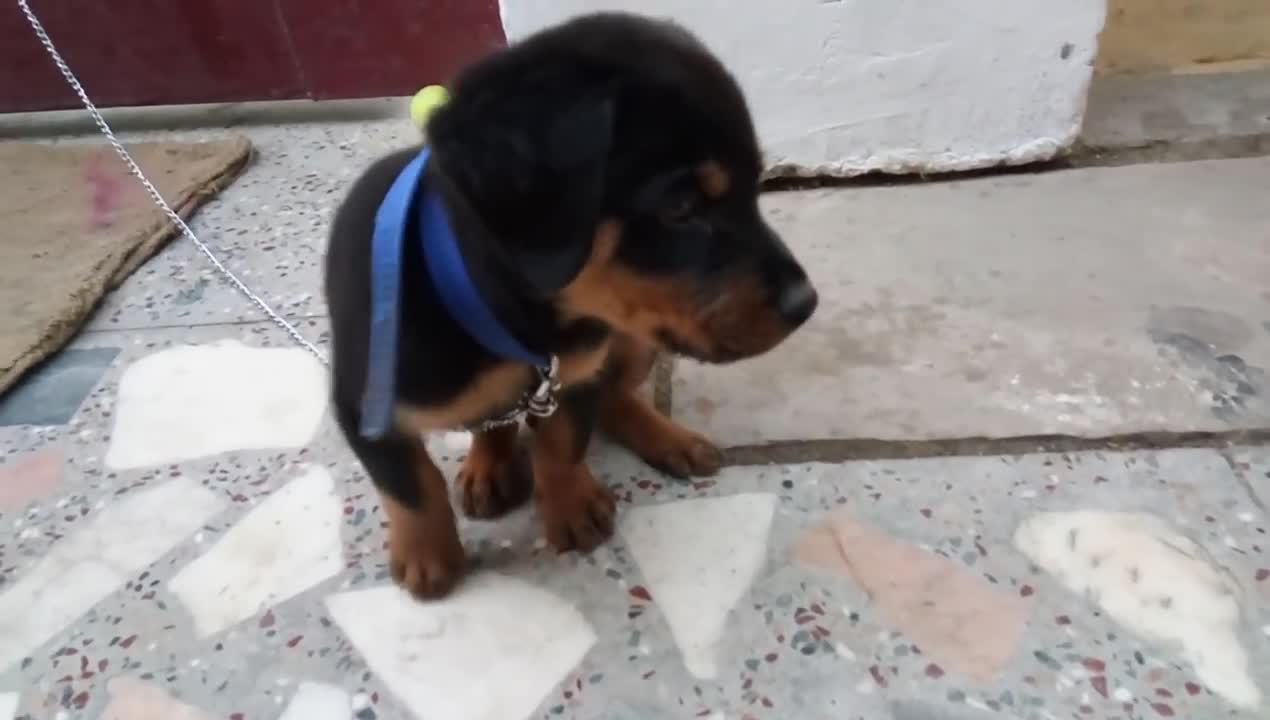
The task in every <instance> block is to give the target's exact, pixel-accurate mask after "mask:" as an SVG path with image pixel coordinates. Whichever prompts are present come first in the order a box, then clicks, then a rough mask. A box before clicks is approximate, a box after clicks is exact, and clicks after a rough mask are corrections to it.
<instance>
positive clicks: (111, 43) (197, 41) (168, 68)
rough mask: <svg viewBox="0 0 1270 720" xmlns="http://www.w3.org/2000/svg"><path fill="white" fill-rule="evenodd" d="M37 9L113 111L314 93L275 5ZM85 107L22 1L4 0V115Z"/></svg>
mask: <svg viewBox="0 0 1270 720" xmlns="http://www.w3.org/2000/svg"><path fill="white" fill-rule="evenodd" d="M315 4H318V3H317V2H316V1H315ZM31 6H32V8H33V9H34V10H35V12H36V13H37V14H38V15H39V17H40V20H41V21H43V23H44V26H45V28H46V29H47V30H48V32H49V35H50V36H52V38H53V42H54V43H56V44H57V46H58V49H59V50H60V51H61V52H62V54H63V55H64V56H65V57H66V61H67V63H68V64H69V65H70V66H71V69H72V70H74V71H75V73H76V74H77V75H79V78H80V80H81V81H82V82H83V83H84V87H85V88H86V89H87V90H88V93H89V94H90V95H91V96H92V97H93V99H94V100H95V101H96V102H98V104H101V105H104V106H114V105H148V104H177V103H194V102H218V101H234V100H261V99H279V98H293V97H301V96H303V95H304V94H305V88H304V86H303V85H302V84H301V82H300V75H299V72H298V70H297V66H296V61H295V56H294V54H293V53H292V52H291V49H290V47H289V46H288V43H287V35H286V32H285V31H284V28H283V25H282V20H281V16H280V15H279V13H278V9H277V6H276V5H275V4H274V3H273V2H272V1H271V0H32V1H31ZM78 105H79V103H78V101H77V100H76V99H75V97H74V95H73V94H72V93H71V91H70V89H69V88H67V86H66V84H65V81H64V80H62V78H61V76H60V75H59V74H58V73H57V71H56V69H55V68H54V66H53V64H52V61H51V60H50V59H49V58H48V56H47V54H46V53H45V51H44V48H43V47H42V46H41V45H40V44H39V42H38V41H37V40H36V39H35V36H34V34H33V33H32V32H31V30H30V27H29V26H28V25H27V23H26V19H25V17H23V15H22V13H21V11H19V10H18V8H17V5H16V3H14V2H12V1H11V0H10V1H9V2H4V3H3V5H0V111H8V112H11V111H19V110H51V109H58V108H68V107H78Z"/></svg>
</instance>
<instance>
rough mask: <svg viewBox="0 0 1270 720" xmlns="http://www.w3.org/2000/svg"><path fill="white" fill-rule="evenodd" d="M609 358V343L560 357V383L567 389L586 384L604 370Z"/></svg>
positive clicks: (605, 342)
mask: <svg viewBox="0 0 1270 720" xmlns="http://www.w3.org/2000/svg"><path fill="white" fill-rule="evenodd" d="M608 356H609V341H608V340H605V341H604V342H603V343H602V344H600V346H599V347H595V348H592V349H590V350H582V351H580V352H575V353H570V354H568V355H561V356H560V382H561V383H562V384H563V385H565V386H566V387H568V386H569V385H575V384H577V383H580V382H586V381H587V380H590V379H591V378H593V377H595V376H596V375H597V374H598V373H599V372H600V370H603V369H604V365H605V363H606V362H607V361H608Z"/></svg>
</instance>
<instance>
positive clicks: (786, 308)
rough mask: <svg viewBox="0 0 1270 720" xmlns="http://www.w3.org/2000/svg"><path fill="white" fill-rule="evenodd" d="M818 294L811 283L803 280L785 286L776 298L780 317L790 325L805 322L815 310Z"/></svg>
mask: <svg viewBox="0 0 1270 720" xmlns="http://www.w3.org/2000/svg"><path fill="white" fill-rule="evenodd" d="M819 302H820V296H819V295H817V294H816V288H814V287H812V286H811V283H809V282H807V281H806V280H803V281H801V282H797V283H794V284H793V285H790V286H788V287H786V288H785V289H784V290H782V291H781V294H780V296H779V297H777V298H776V309H777V310H778V311H779V312H780V314H781V318H783V319H784V320H785V322H787V323H789V324H790V325H791V326H794V327H797V326H799V325H802V324H803V323H805V322H807V319H808V318H810V317H811V314H812V313H814V312H816V305H817V304H818V303H819Z"/></svg>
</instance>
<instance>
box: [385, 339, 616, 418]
mask: <svg viewBox="0 0 1270 720" xmlns="http://www.w3.org/2000/svg"><path fill="white" fill-rule="evenodd" d="M608 353H609V343H608V341H607V340H606V341H605V342H604V343H603V344H602V345H600V346H599V347H596V348H593V349H590V350H584V351H581V352H576V353H570V354H568V355H561V356H560V382H561V383H562V384H563V385H564V386H565V387H568V386H570V385H576V384H578V383H580V382H585V381H587V380H590V379H591V378H593V377H595V376H596V375H597V374H598V373H599V372H600V370H602V369H603V368H604V364H605V362H607V360H608ZM535 377H536V374H535V373H534V372H533V371H532V370H531V369H530V368H529V367H527V366H525V365H519V364H516V363H503V364H501V365H495V366H494V367H492V368H490V369H489V370H486V371H485V372H483V373H481V374H480V375H478V376H477V377H476V379H475V380H474V381H472V383H471V384H469V385H468V386H467V387H466V388H464V389H463V391H462V392H460V393H459V394H458V396H456V397H455V398H454V399H453V400H451V401H450V402H448V403H446V404H445V405H438V406H433V407H420V406H418V405H410V404H407V403H398V404H397V407H396V408H394V420H395V422H396V425H397V428H398V429H399V430H401V431H402V432H404V433H407V434H419V433H428V432H435V431H437V430H455V429H457V428H461V427H463V426H465V425H468V424H471V423H474V422H478V421H481V420H485V419H488V418H491V417H493V416H495V415H497V414H499V413H502V412H504V411H506V410H508V409H509V408H511V407H512V406H513V405H515V404H516V402H517V401H518V400H519V399H520V397H521V395H523V394H524V393H525V391H526V390H528V389H529V387H530V383H531V381H532V380H533V379H534V378H535Z"/></svg>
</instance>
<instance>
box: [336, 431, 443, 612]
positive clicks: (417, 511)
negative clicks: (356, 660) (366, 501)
mask: <svg viewBox="0 0 1270 720" xmlns="http://www.w3.org/2000/svg"><path fill="white" fill-rule="evenodd" d="M353 418H354V416H352V415H351V414H341V415H340V420H341V424H342V425H345V427H346V428H348V430H346V433H345V435H346V437H348V439H349V444H350V445H351V446H352V448H353V452H354V453H355V454H356V455H357V458H358V459H359V460H361V462H362V465H363V466H364V467H365V468H366V472H367V473H368V474H369V475H370V477H371V480H372V481H374V483H375V487H376V488H377V489H378V490H379V497H380V499H381V500H382V502H383V508H384V513H385V514H386V515H387V516H388V564H389V569H390V570H391V571H392V575H393V578H394V579H396V581H397V582H398V583H399V584H401V586H402V587H404V588H405V589H406V590H409V591H410V593H411V594H413V595H414V596H415V597H419V598H438V597H442V596H444V595H446V594H448V593H449V592H450V591H451V590H453V589H454V586H455V585H456V584H458V582H459V580H460V579H461V578H462V577H463V569H464V556H463V544H462V543H461V542H460V541H459V533H458V528H457V526H456V525H455V522H454V510H453V509H452V508H451V507H450V498H449V493H447V492H446V486H445V478H444V477H442V475H441V471H440V470H439V469H438V468H437V466H436V463H434V462H432V458H431V457H429V456H428V451H427V448H425V447H424V445H423V443H422V442H421V441H420V439H418V438H417V437H410V436H407V435H405V434H403V433H400V432H394V433H392V434H390V435H388V436H386V437H384V438H381V439H379V440H374V441H371V440H366V439H364V438H362V437H361V436H360V435H358V433H357V432H356V427H357V425H356V422H354V419H353Z"/></svg>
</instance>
